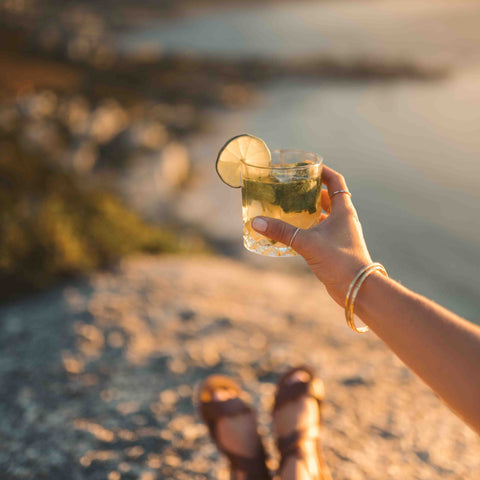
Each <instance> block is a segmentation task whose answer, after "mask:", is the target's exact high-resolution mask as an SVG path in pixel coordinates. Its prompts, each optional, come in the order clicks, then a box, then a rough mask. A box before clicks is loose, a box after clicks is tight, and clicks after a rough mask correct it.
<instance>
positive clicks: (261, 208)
mask: <svg viewBox="0 0 480 480" xmlns="http://www.w3.org/2000/svg"><path fill="white" fill-rule="evenodd" d="M271 153H272V160H271V164H270V166H268V167H258V166H255V165H251V164H248V163H246V162H242V167H241V172H242V216H243V244H244V245H245V248H246V249H247V250H249V251H251V252H254V253H258V254H260V255H267V256H270V257H291V256H294V255H296V252H295V251H294V250H293V249H292V248H290V247H289V246H288V245H284V244H283V243H280V242H276V241H274V240H270V239H269V238H266V237H265V236H263V235H261V234H259V233H257V232H256V231H255V230H253V228H252V225H251V224H252V219H253V218H254V217H256V216H258V215H264V216H266V217H273V218H278V219H280V220H283V221H285V222H288V223H291V224H292V225H295V226H296V227H300V228H310V227H313V226H314V225H316V224H317V223H318V222H319V221H320V210H321V203H320V202H321V200H320V191H321V189H322V166H323V159H322V157H320V156H319V155H317V154H315V153H311V152H304V151H301V150H272V152H271Z"/></svg>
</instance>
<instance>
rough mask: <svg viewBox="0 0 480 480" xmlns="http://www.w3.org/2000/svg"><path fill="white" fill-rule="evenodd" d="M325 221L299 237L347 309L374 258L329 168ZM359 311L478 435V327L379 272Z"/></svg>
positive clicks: (263, 227)
mask: <svg viewBox="0 0 480 480" xmlns="http://www.w3.org/2000/svg"><path fill="white" fill-rule="evenodd" d="M324 181H325V183H326V185H327V188H328V194H327V192H326V191H323V192H322V208H323V210H324V211H325V212H326V213H324V214H322V221H321V222H320V223H319V224H318V225H317V226H316V227H313V228H311V229H308V230H301V231H299V232H298V234H297V235H296V236H295V239H294V241H293V244H292V247H293V248H294V249H295V250H296V251H297V252H298V253H299V254H300V255H302V256H303V257H304V258H305V260H306V261H307V263H308V265H309V266H310V268H311V269H312V271H313V273H314V274H315V275H316V276H317V277H318V278H319V280H321V281H322V282H323V283H324V284H325V286H326V288H327V291H328V292H329V294H330V295H331V296H332V298H333V299H334V300H335V301H336V302H337V303H338V304H339V305H340V306H342V307H343V305H344V302H345V296H346V294H347V291H348V287H349V285H350V282H351V281H352V279H353V278H354V277H355V275H356V274H357V272H358V271H359V270H360V269H361V268H362V267H364V266H365V265H368V264H369V263H371V261H372V260H371V258H370V254H369V252H368V249H367V246H366V244H365V241H364V238H363V233H362V229H361V226H360V222H359V220H358V217H357V214H356V211H355V208H354V206H353V204H352V202H351V199H350V197H349V196H348V195H345V194H336V195H335V196H333V197H332V198H331V199H330V196H329V195H331V194H332V193H333V192H335V191H338V190H345V189H347V186H346V183H345V180H344V178H343V177H342V176H341V175H340V174H338V173H337V172H335V171H333V170H331V169H329V168H327V167H324ZM252 225H253V227H254V228H255V229H256V230H257V231H258V232H260V233H262V234H264V235H266V236H268V237H269V238H272V239H274V240H277V241H280V242H283V243H285V244H289V243H290V239H291V238H292V235H293V233H294V232H295V230H296V228H295V227H294V226H292V225H289V224H287V223H285V222H282V221H280V220H275V219H271V218H266V217H257V218H256V219H255V220H254V222H253V224H252ZM355 313H356V314H357V315H359V316H360V318H361V319H362V320H363V321H364V322H365V323H366V324H367V325H368V326H369V327H370V328H371V329H372V330H373V331H374V332H375V333H376V334H377V335H378V336H379V337H380V338H381V339H382V340H383V341H384V342H385V343H386V344H387V345H388V346H389V347H390V348H391V349H392V351H393V352H395V354H396V355H397V356H398V357H399V358H400V359H401V360H402V361H403V362H405V364H406V365H408V366H409V367H410V368H411V369H412V370H413V371H414V372H415V373H417V374H418V375H419V376H420V377H421V378H422V379H423V380H424V381H425V382H426V383H427V384H428V385H429V386H430V387H431V388H432V389H433V390H434V391H435V392H436V393H437V394H438V395H439V396H440V397H441V398H442V399H443V400H444V401H445V402H446V403H447V404H448V405H449V406H450V407H451V408H452V409H453V410H454V411H455V412H456V413H457V414H458V415H459V416H460V417H461V418H463V419H464V420H465V422H467V423H468V424H469V425H470V426H471V427H473V428H474V429H475V430H476V431H477V432H479V433H480V327H478V326H476V325H473V324H471V323H469V322H467V321H466V320H464V319H462V318H460V317H458V316H457V315H455V314H454V313H452V312H450V311H448V310H446V309H444V308H443V307H441V306H439V305H437V304H436V303H434V302H432V301H430V300H428V299H426V298H424V297H422V296H420V295H418V294H416V293H414V292H412V291H410V290H408V289H407V288H405V287H403V286H402V285H400V284H399V283H397V282H395V281H394V280H391V279H388V278H386V277H384V276H383V275H381V274H380V273H373V274H371V275H370V276H369V277H368V278H367V279H366V280H365V281H364V283H363V284H362V286H361V288H360V291H359V294H358V296H357V299H356V302H355Z"/></svg>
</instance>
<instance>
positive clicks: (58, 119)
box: [0, 0, 480, 480]
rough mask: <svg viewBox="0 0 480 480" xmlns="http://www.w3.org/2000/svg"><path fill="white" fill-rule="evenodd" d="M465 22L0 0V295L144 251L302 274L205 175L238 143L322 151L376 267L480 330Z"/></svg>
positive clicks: (271, 5) (476, 47) (452, 16)
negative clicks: (244, 138) (262, 240)
mask: <svg viewBox="0 0 480 480" xmlns="http://www.w3.org/2000/svg"><path fill="white" fill-rule="evenodd" d="M479 25H480V2H479V1H477V0H457V1H455V2H451V1H450V0H384V1H374V0H355V1H353V0H339V1H327V0H324V1H313V0H311V1H287V0H284V1H275V0H271V1H262V2H259V1H256V2H253V1H247V2H246V1H244V2H235V1H234V0H228V1H225V0H223V1H219V0H199V1H194V0H191V1H188V0H187V1H174V0H136V1H133V0H96V1H91V0H83V1H75V0H62V1H60V0H0V46H1V48H0V299H1V301H2V302H3V303H4V304H5V305H7V306H8V305H10V304H11V302H12V300H15V299H18V298H20V299H21V300H20V302H26V303H25V304H27V303H28V302H29V301H30V299H31V298H35V297H31V295H32V293H35V292H38V291H40V290H43V291H50V289H51V287H55V286H58V285H60V286H61V285H66V283H64V282H71V281H72V279H76V278H78V276H79V275H80V276H81V275H84V274H90V273H92V272H95V271H98V269H102V268H104V267H109V266H111V265H114V264H115V262H117V261H118V260H119V259H122V258H123V257H125V256H128V255H131V254H134V253H141V252H143V253H148V254H163V253H170V254H179V255H183V254H189V253H201V254H208V255H212V254H220V255H227V256H230V257H233V258H237V259H241V261H242V262H246V263H249V264H251V265H253V266H254V267H255V268H260V269H262V270H265V271H266V270H272V269H274V270H295V271H302V270H304V269H305V267H304V264H303V261H302V260H301V259H298V258H294V259H282V260H278V261H277V260H272V259H269V258H261V257H259V256H255V255H252V254H250V253H247V252H246V251H244V249H243V246H242V226H241V198H240V192H239V191H238V190H234V189H230V188H228V187H227V186H225V185H224V184H223V183H222V182H221V181H220V180H219V178H218V177H217V175H216V172H215V168H214V166H215V159H216V155H217V152H218V150H219V148H220V147H221V146H222V145H223V144H224V143H225V141H226V140H227V139H229V138H230V137H232V136H234V135H237V134H239V133H246V132H248V133H251V134H253V135H256V136H258V137H260V138H262V139H263V140H265V142H266V143H267V145H269V146H270V147H271V148H297V149H304V150H311V151H315V152H317V153H319V154H321V155H322V156H323V157H324V160H325V163H326V164H327V165H329V166H331V167H333V168H334V169H336V170H338V171H340V172H341V173H342V174H344V175H345V177H346V179H347V182H348V185H349V188H350V190H351V191H352V194H353V198H354V201H355V204H356V206H357V209H358V212H359V216H360V219H361V221H362V225H363V228H364V233H365V236H366V238H367V243H368V245H369V247H370V251H371V254H372V257H373V258H374V259H375V260H378V261H380V262H382V263H383V264H384V265H385V266H386V268H387V270H388V271H389V273H390V275H391V276H392V277H394V278H395V279H398V280H399V281H401V282H402V283H404V284H405V285H406V286H408V287H410V288H412V289H413V290H416V291H418V292H419V293H422V294H424V295H426V296H428V297H430V298H432V299H434V300H436V301H437V302H439V303H440V304H442V305H444V306H446V307H448V308H450V309H452V310H454V311H455V312H457V313H458V314H460V315H462V316H465V317H466V318H468V319H469V320H471V321H473V322H477V323H478V322H480V314H479V312H480V295H479V290H478V281H477V278H478V273H479V272H480V221H479V213H480V188H479V185H480V157H479V155H480V29H479V28H478V26H479ZM72 295H73V294H72ZM19 296H20V297H19ZM42 298H43V297H42ZM72 298H73V300H72V301H73V303H75V295H73V297H72ZM15 305H17V306H16V307H15V308H17V307H18V308H20V307H19V305H20V306H21V305H22V303H17V304H15ZM185 316H186V317H188V312H187V313H185ZM5 318H6V317H5ZM11 318H14V317H11ZM15 318H16V317H15ZM187 319H188V318H187ZM5 322H6V323H4V325H7V327H8V325H10V327H8V328H10V329H11V331H12V332H13V333H14V334H15V332H17V333H18V332H19V331H20V330H21V329H20V330H18V331H17V330H15V329H16V328H17V327H16V326H15V325H17V324H16V323H15V320H11V322H10V323H8V321H7V320H5ZM12 322H13V323H12ZM7 327H5V328H7ZM8 328H7V329H8ZM85 328H86V330H85V331H84V332H83V333H81V335H83V336H84V337H85V338H90V340H89V341H93V340H92V338H94V337H95V335H96V334H95V333H92V332H93V330H88V328H87V327H85ZM85 332H86V333H85ZM77 333H78V332H77ZM92 335H93V337H92ZM117 340H118V339H117ZM119 341H120V340H119ZM114 343H115V342H114ZM120 343H121V342H120ZM64 360H65V359H64ZM70 360H72V361H70ZM69 362H70V363H69ZM64 364H65V365H66V369H67V371H70V370H71V372H70V373H72V372H73V373H75V369H76V368H78V365H77V364H75V360H74V359H72V358H70V357H68V358H67V359H66V363H65V361H64ZM69 369H70V370H69ZM77 373H78V372H77ZM12 381H13V380H12ZM86 381H88V380H86ZM187 393H188V392H187ZM107 396H108V395H107ZM27 397H28V395H27ZM82 425H83V424H82ZM83 426H84V427H85V429H87V430H88V429H93V430H92V431H94V430H95V428H96V427H92V426H91V425H90V424H85V425H83ZM12 428H13V427H12ZM79 428H83V427H79ZM96 432H97V433H98V435H100V437H101V436H102V432H101V431H99V430H98V429H97V431H96ZM88 461H89V460H88V459H87V460H85V462H87V463H88ZM154 463H155V462H154ZM0 465H1V458H0ZM89 465H90V464H89ZM45 471H46V472H48V474H49V478H56V477H52V476H51V475H52V470H48V468H47V470H45ZM117 473H118V472H117ZM18 475H20V474H18ZM18 475H17V476H14V477H6V478H30V477H29V476H28V475H27V474H25V476H24V477H21V475H20V476H18ZM119 475H120V474H119ZM127 476H128V475H127ZM59 478H60V477H59ZM79 478H83V477H79ZM88 478H90V477H88ZM91 478H94V477H91ZM95 478H96V477H95ZM98 478H100V477H98ZM118 478H120V476H118V477H117V476H115V475H114V476H112V478H111V479H110V477H109V479H110V480H117V479H118ZM152 478H153V477H152ZM178 478H180V477H178ZM199 478H200V477H199ZM201 478H204V477H201ZM358 478H360V477H358ZM361 478H363V477H361ZM419 478H420V477H419ZM422 478H423V477H422ZM439 478H440V477H439ZM452 478H453V477H452ZM455 478H456V477H455ZM472 478H473V477H472Z"/></svg>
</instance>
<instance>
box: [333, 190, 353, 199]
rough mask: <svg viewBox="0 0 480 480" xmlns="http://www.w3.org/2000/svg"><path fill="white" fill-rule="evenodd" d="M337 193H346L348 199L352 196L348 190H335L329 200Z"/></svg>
mask: <svg viewBox="0 0 480 480" xmlns="http://www.w3.org/2000/svg"><path fill="white" fill-rule="evenodd" d="M337 193H346V194H347V195H348V196H349V197H351V196H352V194H351V193H350V192H349V191H348V190H336V191H335V192H333V193H332V194H331V195H330V199H332V197H333V196H334V195H336V194H337Z"/></svg>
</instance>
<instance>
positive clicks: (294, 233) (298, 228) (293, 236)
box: [288, 227, 301, 247]
mask: <svg viewBox="0 0 480 480" xmlns="http://www.w3.org/2000/svg"><path fill="white" fill-rule="evenodd" d="M300 230H301V228H300V227H297V229H296V230H295V231H294V232H293V235H292V238H291V239H290V243H289V244H288V246H289V247H291V246H292V243H293V240H294V239H295V237H296V236H297V233H298V232H299V231H300Z"/></svg>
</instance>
